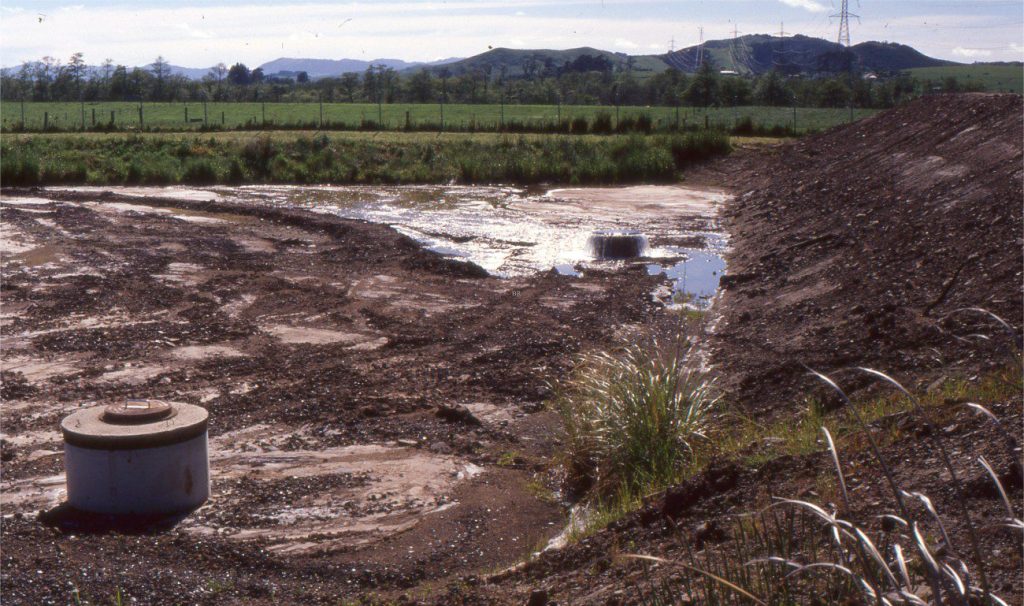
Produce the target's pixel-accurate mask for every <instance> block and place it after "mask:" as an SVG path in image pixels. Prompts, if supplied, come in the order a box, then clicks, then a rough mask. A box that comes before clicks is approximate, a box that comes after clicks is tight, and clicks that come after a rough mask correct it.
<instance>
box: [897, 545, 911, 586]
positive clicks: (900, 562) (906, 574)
mask: <svg viewBox="0 0 1024 606" xmlns="http://www.w3.org/2000/svg"><path fill="white" fill-rule="evenodd" d="M892 552H893V553H894V554H896V566H897V567H898V568H899V569H900V576H902V577H903V586H904V587H906V588H907V589H912V584H911V582H910V571H909V570H908V569H907V560H906V559H904V557H903V548H902V547H900V544H899V543H895V544H894V545H893V546H892Z"/></svg>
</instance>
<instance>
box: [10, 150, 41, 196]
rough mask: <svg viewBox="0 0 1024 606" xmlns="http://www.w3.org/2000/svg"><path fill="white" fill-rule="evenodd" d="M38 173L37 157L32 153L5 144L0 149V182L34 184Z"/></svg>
mask: <svg viewBox="0 0 1024 606" xmlns="http://www.w3.org/2000/svg"><path fill="white" fill-rule="evenodd" d="M39 175H40V172H39V159H38V158H37V157H36V156H35V155H34V154H32V153H30V152H26V151H19V150H16V148H14V147H13V146H12V147H7V146H6V145H5V146H4V147H3V150H2V151H0V184H3V185H7V186H10V185H35V184H36V183H38V182H39Z"/></svg>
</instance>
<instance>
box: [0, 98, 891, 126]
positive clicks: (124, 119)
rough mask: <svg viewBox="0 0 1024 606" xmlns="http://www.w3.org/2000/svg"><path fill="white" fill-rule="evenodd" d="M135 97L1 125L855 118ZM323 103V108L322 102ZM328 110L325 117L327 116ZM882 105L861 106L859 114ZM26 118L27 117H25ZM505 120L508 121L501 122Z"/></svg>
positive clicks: (13, 113)
mask: <svg viewBox="0 0 1024 606" xmlns="http://www.w3.org/2000/svg"><path fill="white" fill-rule="evenodd" d="M139 107H140V106H139V104H138V103H135V102H100V103H88V102H87V103H84V104H79V103H41V102H40V103H33V102H29V103H24V104H22V103H20V102H5V103H3V104H2V106H0V125H2V128H3V130H5V131H10V130H15V129H18V128H19V125H21V124H22V123H24V129H25V130H29V131H39V130H43V128H44V125H45V127H46V128H47V129H51V130H57V131H74V130H81V129H82V126H83V119H84V124H85V128H86V129H94V128H104V127H106V126H107V125H109V124H111V123H113V125H114V127H115V128H116V129H118V130H139V129H146V130H165V131H191V130H200V129H203V128H204V127H206V128H207V129H249V130H260V129H263V128H268V129H308V130H316V129H318V128H320V127H321V124H322V125H323V128H324V129H327V130H355V129H359V128H364V129H368V130H378V125H380V126H382V127H383V129H384V130H403V129H411V130H430V131H437V130H440V129H441V127H442V111H443V125H444V129H446V130H457V131H495V130H513V131H534V132H543V131H546V130H554V127H555V126H556V125H558V124H559V123H560V122H561V123H563V124H566V123H571V121H572V120H574V119H576V118H585V119H586V120H587V121H588V122H589V123H590V125H591V129H593V124H594V122H595V119H596V118H597V117H598V116H599V115H601V114H604V115H606V116H608V117H609V118H610V124H611V126H612V128H614V127H615V125H616V124H617V123H618V122H619V121H623V122H625V121H627V120H636V119H637V118H639V117H641V116H645V117H646V118H648V119H650V124H651V127H652V128H653V129H654V130H672V129H675V128H676V126H677V125H678V126H679V127H680V128H686V127H703V126H705V124H707V125H709V126H712V127H721V128H727V129H729V128H732V127H733V126H735V125H736V124H737V123H738V122H740V121H742V120H744V119H746V118H749V119H750V121H751V122H752V123H753V124H754V125H756V126H758V127H761V128H763V129H771V128H773V127H793V126H794V120H795V128H794V129H793V130H794V131H795V132H798V133H799V132H807V131H809V130H815V131H818V130H825V129H828V128H831V127H832V126H835V125H837V124H842V123H845V122H847V121H849V119H850V113H849V111H848V110H846V109H822V108H797V109H796V110H795V111H794V110H793V109H792V108H785V107H759V106H751V107H737V108H712V109H708V110H705V109H701V108H690V107H683V108H678V109H677V108H674V107H621V108H619V109H618V110H616V108H614V107H598V106H578V105H573V106H570V105H563V106H561V107H558V106H554V105H505V106H504V107H502V106H501V105H445V106H444V108H443V110H442V107H441V106H440V105H439V104H394V105H391V104H384V105H381V106H377V105H373V104H359V103H352V104H349V103H325V104H323V106H321V105H320V104H317V103H266V104H262V103H208V104H206V105H205V107H204V104H203V103H145V104H143V105H142V111H141V116H140V111H139ZM321 107H322V110H321ZM321 111H322V118H321ZM874 113H876V110H855V111H854V118H855V119H859V118H863V117H865V116H869V115H872V114H874ZM23 121H24V122H23ZM502 125H504V128H502Z"/></svg>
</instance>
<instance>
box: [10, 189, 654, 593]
mask: <svg viewBox="0 0 1024 606" xmlns="http://www.w3.org/2000/svg"><path fill="white" fill-rule="evenodd" d="M4 198H5V200H6V201H7V203H5V204H4V208H3V234H2V236H3V239H4V246H5V250H6V251H7V252H8V254H7V256H6V258H5V259H4V263H5V265H4V284H3V294H2V306H3V333H4V344H3V350H4V352H3V353H4V364H3V368H4V370H3V373H4V375H3V379H4V380H3V390H4V393H3V400H4V403H3V407H4V409H3V434H4V436H5V441H4V443H3V460H4V463H3V500H2V503H3V513H4V514H5V516H4V519H3V525H4V528H3V555H2V558H3V560H2V562H3V594H4V599H5V601H7V602H8V603H12V604H13V603H26V604H28V603H33V604H35V603H66V602H67V601H69V599H71V597H72V592H74V591H78V592H79V595H81V596H82V597H83V598H85V599H88V600H90V601H94V602H101V603H104V602H105V601H106V600H107V599H108V598H109V596H110V595H112V594H113V592H115V591H116V590H118V589H120V590H121V591H122V592H123V593H124V594H125V595H127V596H130V597H131V598H133V599H135V600H138V601H139V602H140V603H152V604H155V603H168V600H169V599H170V597H171V596H174V600H178V599H180V600H182V601H187V602H188V603H217V604H223V603H225V600H227V601H230V602H236V603H268V604H270V603H274V604H277V603H304V604H315V603H337V601H338V600H340V599H347V598H351V597H354V596H358V595H375V594H377V593H379V592H385V593H388V594H389V595H390V594H392V593H396V592H397V593H396V595H398V594H400V593H401V592H402V591H404V590H408V589H412V588H418V589H416V590H417V591H420V592H421V593H422V592H426V593H430V587H431V586H432V584H435V583H440V582H448V581H449V580H450V579H453V578H454V579H458V578H460V577H461V576H463V575H467V574H470V573H476V572H478V571H481V570H498V569H501V568H503V567H505V566H508V565H510V564H513V563H515V562H517V561H519V560H521V559H522V558H523V557H524V556H527V555H529V554H530V553H532V552H533V551H535V550H537V549H539V548H540V547H543V546H544V545H545V543H546V542H547V541H548V540H549V539H550V538H551V537H552V536H554V535H555V534H556V533H558V532H559V531H560V530H561V528H562V526H563V523H564V511H563V508H562V506H561V505H560V504H559V499H558V498H557V494H556V493H555V492H553V490H552V489H557V487H558V482H557V478H554V477H552V472H551V471H550V465H549V462H550V460H551V458H552V457H553V456H554V455H555V453H556V452H557V442H558V435H559V423H558V421H557V417H556V415H555V414H554V413H552V412H550V411H547V410H545V409H544V407H543V404H544V402H545V400H546V399H548V398H549V397H550V395H551V391H550V387H549V382H551V381H553V380H556V379H558V378H560V377H562V376H564V374H565V372H566V371H567V369H569V368H570V367H571V364H572V360H573V356H574V355H575V354H576V353H577V352H579V351H581V350H584V349H589V348H596V347H605V346H608V345H609V344H611V343H613V342H616V341H617V340H620V339H623V338H625V337H626V336H628V335H629V334H630V333H631V332H634V331H640V330H643V329H644V327H645V326H647V325H649V324H651V323H652V322H656V321H658V318H662V317H663V314H661V315H659V314H658V313H657V312H658V307H659V306H658V305H656V304H654V303H652V300H651V297H650V293H651V291H652V290H653V289H654V288H655V286H656V285H657V284H658V283H659V282H660V279H659V278H656V277H651V276H648V275H647V272H646V271H645V268H644V266H643V265H639V266H636V267H633V268H626V269H622V268H618V269H610V270H609V271H607V272H603V271H599V270H594V271H590V270H588V271H587V272H586V273H585V275H584V276H583V277H565V276H560V275H557V274H556V273H555V272H550V273H547V274H541V275H536V276H532V277H528V278H510V279H497V278H492V277H488V276H487V274H486V272H484V271H482V270H481V269H480V268H478V267H476V266H473V265H470V264H467V263H462V262H459V261H452V260H446V259H444V258H442V257H439V256H437V255H434V254H432V253H428V252H425V251H423V250H421V249H420V247H419V246H418V245H417V244H416V243H414V242H413V241H412V240H410V239H408V238H406V237H404V236H400V235H398V234H397V233H396V232H394V231H393V230H391V229H389V228H387V227H384V226H381V225H376V224H370V223H361V222H355V221H347V220H342V219H337V218H333V217H330V216H325V215H321V214H314V213H310V212H305V211H297V210H287V209H272V208H268V207H265V206H258V205H248V204H218V203H210V202H196V201H191V202H190V201H186V200H165V199H159V198H147V199H145V200H140V199H138V198H131V197H118V196H116V195H112V194H102V193H96V192H88V193H81V192H78V193H76V192H68V191H63V192H60V191H47V192H5V194H4ZM128 397H149V398H159V399H166V400H174V401H182V402H190V403H193V404H200V405H202V406H205V407H207V408H208V409H209V411H210V427H211V436H210V437H211V466H212V473H213V487H212V490H213V496H212V498H211V500H210V501H209V503H208V504H207V505H206V506H204V507H203V508H202V509H200V510H199V511H198V512H196V513H194V514H193V515H191V516H189V517H188V518H186V519H185V520H183V521H181V522H180V523H178V524H176V525H174V526H173V527H172V528H170V529H166V528H157V527H148V526H146V525H145V524H142V525H139V526H138V527H130V528H128V527H120V528H111V527H110V526H109V524H107V521H105V520H102V519H95V518H84V517H82V516H80V515H74V514H71V513H68V512H66V511H64V510H63V508H62V507H58V505H59V503H60V502H61V500H62V498H63V476H62V472H63V461H62V452H61V448H62V447H61V443H60V436H59V434H58V433H57V431H56V430H57V427H58V422H59V420H60V419H61V418H62V417H63V416H64V415H66V414H67V413H68V412H70V411H71V410H73V409H74V408H75V407H78V406H83V405H94V404H103V403H107V402H117V401H120V400H123V399H124V398H128ZM445 407H455V408H454V409H449V410H447V411H446V412H445V411H443V409H445ZM40 511H42V512H45V513H44V515H43V516H42V517H41V518H38V516H37V514H38V512H40ZM126 532H127V534H125V533H126ZM171 601H173V600H171Z"/></svg>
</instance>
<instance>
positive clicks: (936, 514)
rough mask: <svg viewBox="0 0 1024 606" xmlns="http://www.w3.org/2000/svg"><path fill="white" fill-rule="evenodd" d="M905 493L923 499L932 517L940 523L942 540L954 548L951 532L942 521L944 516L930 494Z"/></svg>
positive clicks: (922, 501)
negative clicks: (947, 530)
mask: <svg viewBox="0 0 1024 606" xmlns="http://www.w3.org/2000/svg"><path fill="white" fill-rule="evenodd" d="M903 494H905V495H906V496H908V497H912V498H915V499H917V500H919V501H921V503H922V504H923V505H924V508H925V509H926V510H927V511H928V513H929V514H930V515H931V516H932V519H934V520H935V523H936V524H938V526H939V532H941V533H942V540H943V541H945V542H946V545H947V546H949V547H950V548H952V545H953V543H952V541H950V540H949V534H948V533H947V532H946V525H945V524H943V523H942V518H940V517H939V512H938V510H937V509H935V504H933V503H932V500H931V499H930V498H928V495H925V494H922V493H920V492H904V493H903Z"/></svg>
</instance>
